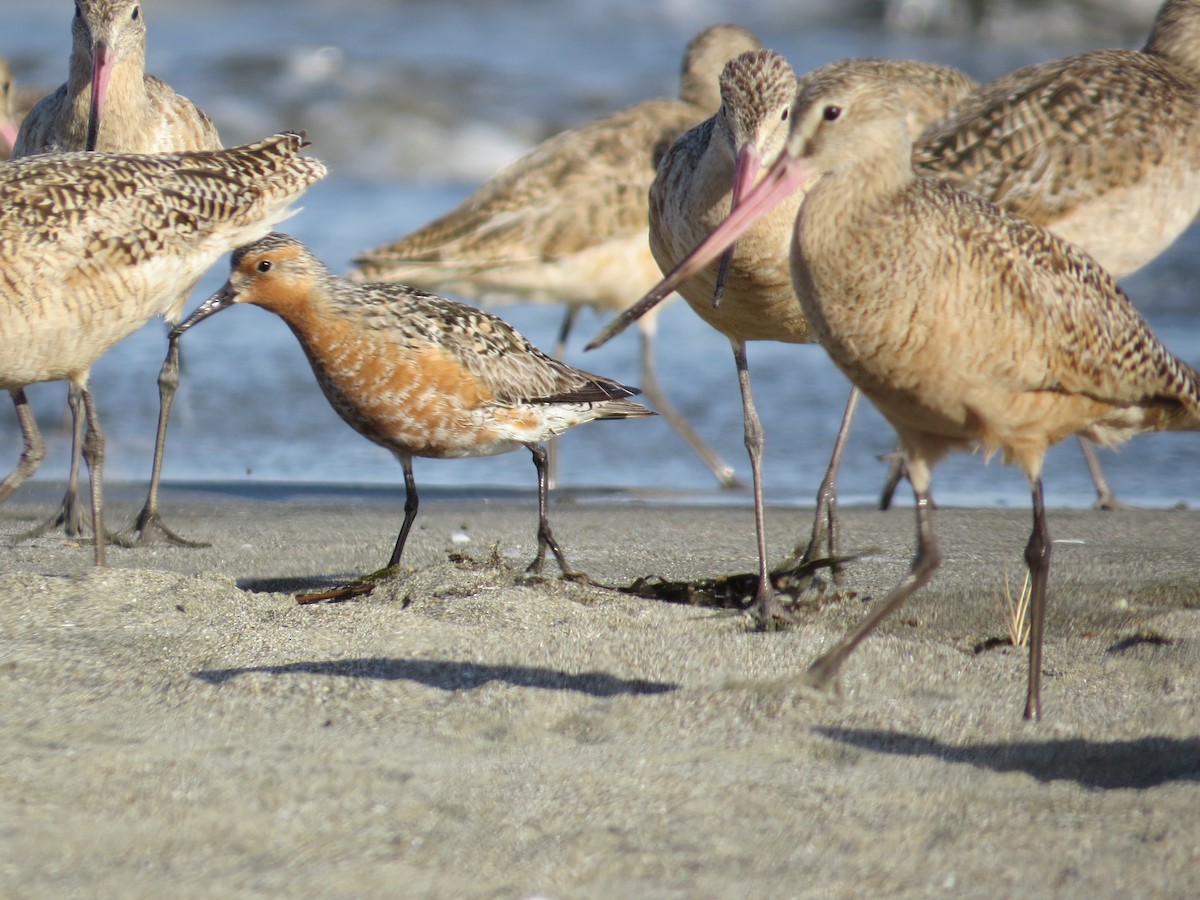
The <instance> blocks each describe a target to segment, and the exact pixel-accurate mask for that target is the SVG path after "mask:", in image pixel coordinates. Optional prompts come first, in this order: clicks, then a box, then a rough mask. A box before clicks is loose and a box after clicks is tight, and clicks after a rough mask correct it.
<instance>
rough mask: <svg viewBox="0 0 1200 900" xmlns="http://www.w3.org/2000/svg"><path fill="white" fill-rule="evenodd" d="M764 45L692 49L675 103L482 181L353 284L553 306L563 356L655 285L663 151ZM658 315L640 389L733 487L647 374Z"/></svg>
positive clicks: (735, 42)
mask: <svg viewBox="0 0 1200 900" xmlns="http://www.w3.org/2000/svg"><path fill="white" fill-rule="evenodd" d="M758 46H760V45H759V41H758V38H756V37H755V36H754V35H753V34H751V33H750V32H749V31H746V30H745V29H743V28H739V27H737V26H734V25H715V26H713V27H711V28H708V29H706V30H704V31H702V32H701V33H700V34H698V35H697V36H696V37H695V38H693V39H692V41H691V42H690V43H689V44H688V47H687V50H686V51H685V54H684V59H683V72H682V82H681V87H680V92H679V97H678V98H662V99H657V100H649V101H646V102H643V103H639V104H637V105H635V106H632V107H629V108H627V109H625V110H622V111H621V112H617V113H614V114H612V115H610V116H607V117H605V118H602V119H598V120H596V121H593V122H590V123H588V124H585V125H582V126H580V127H578V128H574V129H571V130H569V131H565V132H563V133H561V134H558V135H556V136H555V137H552V138H550V139H549V140H547V141H546V142H544V143H543V144H541V145H539V146H538V147H536V148H534V149H533V150H531V151H530V152H528V153H527V154H525V155H524V156H523V157H521V158H520V159H518V160H517V161H516V162H514V163H513V164H512V165H510V166H508V167H507V168H506V169H504V170H503V171H501V172H500V173H499V174H497V175H496V176H495V177H494V178H492V179H491V180H490V181H488V182H486V183H485V184H484V185H483V186H482V187H480V188H479V190H477V191H476V192H475V193H474V194H472V195H471V196H470V197H468V198H467V199H466V200H464V201H463V202H462V203H461V204H460V205H459V206H458V207H456V208H455V209H453V210H451V211H450V212H448V213H447V214H445V215H444V216H442V217H440V218H438V219H436V220H435V221H433V222H431V223H430V224H428V225H426V226H425V227H423V228H420V229H418V230H417V231H415V232H413V233H412V234H410V235H408V236H406V237H403V238H400V239H399V240H397V241H395V242H393V243H391V244H388V245H386V246H383V247H378V248H376V249H373V250H368V251H366V252H364V253H363V254H362V255H361V256H360V257H359V258H358V259H356V260H355V262H354V268H352V269H351V270H350V272H349V273H348V276H349V277H350V278H351V280H354V281H399V282H403V283H405V284H409V285H413V286H415V287H419V288H423V289H427V290H437V291H449V292H451V293H454V294H457V295H461V296H463V297H466V298H468V299H470V300H472V301H474V302H477V303H482V304H487V305H500V304H505V303H513V302H535V303H555V304H558V303H561V304H563V305H564V306H565V307H566V316H565V319H564V321H563V325H562V329H561V331H560V333H559V338H558V344H557V347H556V349H555V351H554V355H555V356H557V357H560V358H561V356H562V355H563V351H564V349H565V346H566V342H567V339H568V336H569V334H570V331H571V328H572V326H573V325H574V323H575V321H576V318H577V316H578V314H579V311H580V310H581V309H582V308H584V307H591V308H593V309H596V310H598V311H600V312H602V313H609V312H620V311H621V310H623V309H625V308H626V307H627V306H628V305H629V300H630V297H631V296H634V295H633V294H631V292H630V290H629V288H630V286H634V290H635V291H636V290H637V289H638V288H639V287H649V286H650V285H652V284H654V283H655V282H656V281H657V280H658V278H659V274H660V273H659V270H658V266H657V265H656V264H655V262H654V258H653V257H652V256H651V254H650V250H649V247H648V246H647V242H646V222H647V215H648V209H647V199H646V195H647V191H648V190H649V188H650V184H651V182H652V181H653V180H654V173H655V164H656V163H657V161H658V158H659V157H660V156H661V155H662V153H663V151H664V150H666V148H667V147H669V146H670V145H671V142H672V141H674V140H675V139H676V138H677V137H679V136H680V135H681V134H683V133H684V132H685V131H687V130H688V129H689V128H691V127H692V126H693V125H695V124H697V123H698V122H700V121H702V120H703V119H704V118H705V117H707V116H709V115H711V114H712V113H713V112H714V111H715V110H716V109H717V107H718V106H719V105H720V103H721V98H720V94H719V93H718V88H717V78H718V76H719V75H720V73H721V68H722V66H724V65H725V63H726V61H727V60H729V59H732V58H733V57H735V56H737V55H738V54H739V53H741V52H742V51H744V50H749V49H753V48H756V47H758ZM656 319H657V316H647V317H645V318H643V319H642V320H641V321H640V322H639V323H638V328H639V331H640V334H641V385H642V388H643V390H644V391H645V393H646V397H647V399H648V400H649V401H650V403H651V404H652V405H653V406H654V407H655V408H656V409H657V410H658V411H659V412H660V413H661V414H662V415H663V417H664V418H665V419H666V420H667V421H668V422H669V423H670V424H671V426H672V427H673V428H674V429H675V431H676V432H678V434H679V435H680V436H681V437H682V438H683V439H684V440H685V441H687V443H688V444H689V445H690V446H691V447H692V449H693V450H695V452H696V453H697V454H699V456H700V457H701V458H702V459H703V460H704V462H705V464H706V465H707V466H708V467H709V469H710V470H711V471H712V472H713V475H714V476H715V477H716V479H717V481H718V483H720V484H721V486H722V487H737V486H740V482H739V481H738V479H737V477H736V475H735V473H734V470H733V468H732V467H730V466H729V465H727V464H726V463H725V462H724V461H723V460H722V459H721V458H720V457H719V456H718V455H717V454H716V453H715V452H714V451H713V450H712V449H711V448H710V447H708V445H707V444H705V442H704V441H703V440H702V439H701V438H700V436H699V435H698V434H696V432H695V431H694V429H693V428H692V427H691V425H689V424H688V422H687V421H686V420H685V419H684V418H683V416H682V415H681V414H680V413H679V412H678V411H676V410H675V408H674V407H673V406H672V405H671V404H670V403H669V402H668V401H667V398H666V396H665V394H664V393H663V391H662V388H661V386H660V385H659V381H658V377H657V374H656V372H655V366H654V336H655V332H656V328H657V321H656Z"/></svg>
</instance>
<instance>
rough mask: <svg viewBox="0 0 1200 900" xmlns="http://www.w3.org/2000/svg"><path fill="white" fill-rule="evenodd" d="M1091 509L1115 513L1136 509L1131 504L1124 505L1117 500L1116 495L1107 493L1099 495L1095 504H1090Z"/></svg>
mask: <svg viewBox="0 0 1200 900" xmlns="http://www.w3.org/2000/svg"><path fill="white" fill-rule="evenodd" d="M1092 509H1102V510H1105V511H1106V512H1115V511H1117V510H1122V509H1137V507H1136V506H1134V505H1133V504H1131V503H1125V502H1124V501H1121V500H1118V499H1117V495H1116V494H1113V493H1108V494H1101V495H1099V496H1098V497H1097V498H1096V500H1095V502H1093V503H1092Z"/></svg>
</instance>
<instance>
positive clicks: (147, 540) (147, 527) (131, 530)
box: [111, 508, 212, 548]
mask: <svg viewBox="0 0 1200 900" xmlns="http://www.w3.org/2000/svg"><path fill="white" fill-rule="evenodd" d="M111 541H112V543H114V544H116V545H117V546H118V547H126V548H128V547H139V546H146V545H149V544H174V545H175V546H176V547H211V546H212V544H210V543H207V542H205V541H189V540H188V539H187V538H183V537H180V536H179V535H177V534H176V533H175V532H173V531H172V530H171V529H170V528H168V527H167V526H166V525H164V524H163V521H162V519H161V518H160V517H159V515H158V513H157V512H151V511H150V510H149V509H148V508H146V509H143V510H142V511H141V512H140V513H138V517H137V521H135V522H134V523H133V524H132V525H130V526H129V527H128V528H126V529H125V530H124V531H119V532H117V533H116V534H114V535H112V536H111Z"/></svg>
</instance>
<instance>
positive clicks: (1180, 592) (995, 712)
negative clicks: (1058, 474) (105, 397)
mask: <svg viewBox="0 0 1200 900" xmlns="http://www.w3.org/2000/svg"><path fill="white" fill-rule="evenodd" d="M106 487H107V488H108V492H107V493H108V498H109V506H108V507H107V509H108V510H109V526H110V527H123V526H124V525H125V524H127V522H128V520H129V518H130V517H131V516H132V515H133V513H134V512H135V511H136V509H137V506H138V505H139V502H140V499H141V490H142V488H141V486H140V485H127V486H122V485H111V486H106ZM59 490H60V486H59V485H57V484H49V483H37V484H33V485H29V486H26V487H25V488H23V489H22V490H21V491H20V492H19V493H18V494H17V495H16V496H14V497H13V498H12V499H11V500H10V501H9V502H8V503H6V504H4V505H3V506H2V507H0V559H3V566H2V569H0V571H2V572H3V574H2V575H0V585H2V587H3V598H4V602H3V604H2V605H0V635H2V636H3V637H2V641H0V648H2V650H0V698H2V699H0V703H2V708H3V710H4V715H3V716H2V717H0V781H2V784H3V790H0V894H2V895H3V896H5V897H13V898H26V897H62V896H81V897H122V898H129V897H151V896H156V897H158V896H195V897H201V896H236V897H280V896H289V897H363V896H372V897H396V896H414V897H447V898H449V897H455V898H458V897H497V898H532V897H546V898H575V897H616V896H628V897H645V898H660V897H661V898H667V897H672V898H673V897H679V898H683V897H688V898H696V897H762V898H767V897H818V896H820V897H827V896H835V897H842V896H870V895H876V896H878V895H887V896H925V895H930V894H947V895H965V896H998V895H1016V894H1036V895H1039V896H1068V895H1070V896H1097V897H1128V896H1144V897H1148V896H1155V897H1185V896H1193V895H1194V892H1195V885H1196V872H1197V871H1200V868H1198V867H1200V817H1198V816H1197V814H1196V809H1197V806H1198V805H1200V680H1198V679H1197V674H1198V669H1200V512H1195V511H1138V510H1129V511H1122V512H1119V513H1100V512H1091V511H1052V512H1051V514H1050V519H1049V521H1050V528H1051V532H1052V536H1053V538H1054V539H1055V545H1054V558H1053V570H1052V573H1051V581H1050V606H1049V615H1048V625H1047V649H1046V666H1045V671H1046V677H1045V679H1044V684H1043V691H1042V696H1043V709H1044V714H1045V718H1044V720H1043V721H1042V722H1040V723H1029V722H1025V721H1023V720H1022V719H1021V710H1022V706H1023V701H1024V684H1025V667H1026V656H1025V652H1024V651H1023V650H1017V649H1015V648H1013V647H1011V646H1009V645H1007V644H1006V643H1005V641H1004V639H1003V638H1004V636H1005V634H1006V629H1005V622H1004V615H1005V614H1004V611H1003V604H1004V600H1003V596H1004V575H1005V571H1006V570H1007V571H1008V573H1009V575H1010V579H1011V580H1012V581H1013V582H1014V584H1013V589H1014V590H1015V589H1017V588H1019V585H1020V581H1021V578H1022V574H1023V563H1022V555H1021V554H1022V551H1023V548H1024V543H1025V540H1026V537H1027V533H1028V528H1029V513H1028V511H1027V510H1025V509H1013V510H995V509H988V510H966V509H943V510H941V511H939V514H938V519H937V526H938V532H939V536H940V538H941V543H942V549H943V552H944V556H945V563H944V565H943V568H942V570H941V571H940V572H939V573H938V575H937V576H936V578H935V579H934V581H933V583H932V584H931V585H930V587H929V588H928V589H927V590H925V591H924V592H923V593H922V594H921V595H920V596H919V597H918V598H917V599H916V600H915V601H914V602H913V603H912V604H911V605H910V606H908V607H907V608H906V609H905V610H903V611H902V613H901V614H900V615H898V616H897V617H895V618H894V619H893V620H891V621H890V622H888V623H887V624H886V625H885V627H884V628H883V629H882V631H881V632H880V633H879V634H876V635H874V636H872V637H871V638H870V639H869V640H868V641H866V642H865V643H864V645H863V646H862V647H861V648H860V649H859V651H858V652H857V653H856V654H855V655H854V656H853V657H852V659H851V660H850V663H849V664H848V666H847V668H846V670H845V672H844V674H843V677H842V679H841V685H840V694H836V695H814V694H812V693H811V692H809V691H807V690H806V689H805V688H804V687H802V686H801V684H800V683H799V680H798V676H799V675H800V673H801V672H802V671H803V669H804V667H805V666H806V665H807V664H808V663H809V662H810V661H811V660H812V659H813V658H814V657H815V656H816V655H817V654H818V653H819V652H821V649H822V648H823V647H826V646H828V644H829V642H830V641H832V640H834V639H836V638H837V637H838V636H840V634H841V633H842V632H843V631H844V629H845V628H846V627H847V624H848V623H850V622H854V621H857V620H858V619H859V618H860V617H861V616H862V614H863V612H864V610H865V608H866V604H867V603H868V602H869V601H871V600H872V599H877V598H879V597H880V596H882V595H883V593H884V592H886V590H887V589H888V588H889V587H890V586H891V585H892V584H893V583H894V582H895V580H896V579H897V578H898V577H899V576H900V574H901V573H902V571H903V570H904V568H905V567H906V565H907V561H908V559H909V557H910V555H911V550H912V540H913V534H912V533H913V522H912V513H911V510H910V509H900V510H894V511H892V512H889V513H879V512H875V511H869V510H859V509H851V510H846V511H845V512H844V517H845V524H844V529H845V532H844V544H845V548H844V549H846V550H848V551H852V552H858V553H863V554H864V555H863V556H862V557H861V558H860V559H858V560H857V561H855V562H854V563H853V564H852V565H851V566H850V567H849V569H848V571H847V573H846V575H845V578H844V581H843V583H842V584H841V585H840V586H838V587H836V588H831V589H829V590H828V591H826V592H825V593H824V594H822V595H820V596H819V597H816V598H814V599H813V600H812V601H811V602H809V603H807V604H805V606H804V607H803V608H802V609H801V610H800V611H799V613H798V617H799V619H800V624H799V625H798V626H797V627H794V628H792V629H789V630H786V631H783V632H780V633H773V634H764V633H758V632H755V631H753V630H751V629H750V628H748V626H747V621H746V619H745V618H744V617H742V616H740V615H738V614H737V613H734V612H730V611H727V610H721V609H714V608H707V607H704V606H689V605H681V604H675V603H667V602H663V601H660V600H652V599H645V598H641V597H636V596H632V595H629V594H626V593H622V592H620V591H616V590H607V589H603V588H599V587H588V586H583V585H577V584H571V583H565V582H562V581H560V580H558V579H557V578H548V579H545V580H542V581H534V582H529V581H528V580H526V579H523V578H522V577H521V570H522V568H523V566H524V565H525V563H526V562H527V561H528V560H529V559H530V558H531V557H532V554H533V550H534V529H535V506H534V502H533V500H534V498H533V495H532V492H529V493H528V495H527V494H525V493H524V492H515V493H512V494H503V493H499V494H497V495H495V496H488V497H484V498H482V499H473V498H463V497H461V496H458V495H453V494H448V493H447V492H443V493H442V494H438V493H437V492H436V491H430V492H428V495H423V496H422V501H423V502H422V507H421V515H420V518H419V519H418V522H417V526H416V528H415V529H414V533H413V536H412V537H411V538H410V541H409V546H408V550H407V555H406V563H407V564H408V565H409V566H411V567H412V569H413V571H412V573H411V574H409V575H407V576H404V577H399V578H395V579H391V580H388V581H386V582H384V583H382V584H381V585H380V586H379V587H378V588H377V589H376V590H375V592H374V593H373V594H371V595H370V596H367V597H364V598H359V599H356V600H353V601H350V602H345V603H338V604H316V605H310V606H300V605H297V604H296V602H295V600H294V599H293V597H292V595H291V593H290V592H292V591H296V590H304V589H317V588H320V587H327V586H330V585H332V584H336V583H338V582H339V581H341V580H344V579H346V578H349V577H352V576H355V575H358V574H361V573H363V572H367V571H370V570H373V569H375V568H377V567H378V566H379V565H380V564H381V563H382V562H383V561H384V560H385V559H386V558H387V555H388V553H389V552H390V549H391V546H392V543H393V541H394V539H395V534H396V530H397V528H398V526H399V523H400V519H401V516H402V512H401V508H400V507H401V504H402V494H401V492H399V491H396V492H385V491H377V492H374V493H373V494H372V495H371V496H368V497H365V498H364V497H360V496H355V495H353V494H348V493H347V492H345V491H339V490H335V489H319V488H310V489H305V488H286V487H280V488H276V489H260V490H257V491H250V490H244V489H237V490H235V489H226V488H221V487H220V486H211V487H203V486H192V487H186V486H174V487H169V488H168V489H167V490H166V491H165V493H164V495H163V507H164V515H165V517H166V519H167V523H168V524H169V525H170V526H172V527H174V528H176V529H177V530H178V531H180V532H181V533H183V534H184V535H185V536H187V537H190V538H193V539H196V540H202V541H207V542H210V543H211V546H210V547H207V548H199V549H192V548H176V547H155V548H142V549H134V550H121V549H113V550H112V551H111V556H110V567H109V568H108V569H106V570H96V569H93V568H92V566H91V565H90V559H91V550H90V548H89V547H87V546H86V545H81V544H78V543H74V542H68V541H66V540H64V539H63V538H62V537H61V536H48V537H42V538H38V539H35V540H32V541H28V542H23V543H16V544H14V543H12V540H11V538H12V535H14V534H16V533H18V532H20V531H21V530H23V529H26V528H28V527H30V526H31V525H32V524H34V523H35V522H36V521H40V520H41V519H42V518H44V517H45V516H46V515H47V514H48V513H49V512H50V510H51V508H52V506H53V505H54V504H55V503H56V502H57V499H58V497H59ZM809 516H810V511H809V510H806V509H772V510H770V518H769V527H770V530H771V540H772V549H773V552H775V553H776V554H777V555H778V556H779V557H782V556H783V555H784V554H785V553H786V552H787V551H788V550H789V549H790V548H791V545H792V543H793V541H794V539H795V538H796V537H797V536H798V535H800V534H801V533H803V532H804V531H805V529H807V528H808V526H809ZM552 524H553V525H554V527H555V531H556V534H557V536H558V538H559V541H560V543H561V544H562V546H563V549H564V551H565V552H566V553H567V555H568V557H569V558H570V560H571V561H572V562H573V563H574V564H575V565H576V566H578V567H579V568H581V569H583V570H584V571H586V572H587V573H588V574H589V575H591V576H592V577H593V578H594V579H596V580H597V581H599V582H602V583H604V584H609V585H628V584H630V583H632V582H633V581H634V580H635V579H637V578H639V577H642V576H647V575H651V574H655V575H660V576H662V577H664V578H670V579H681V580H683V579H697V578H704V577H712V576H714V575H718V574H721V573H731V572H749V571H751V570H752V569H753V561H754V552H753V529H752V524H751V514H750V511H749V509H748V508H745V507H743V506H730V507H696V506H687V505H675V504H671V503H669V502H663V501H661V500H653V499H650V500H647V499H640V498H636V497H626V496H621V495H609V496H604V495H600V496H595V495H592V496H589V495H587V494H579V495H571V494H569V493H564V494H560V496H559V497H558V499H557V501H556V502H555V504H554V507H553V510H552ZM548 571H549V570H548Z"/></svg>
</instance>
